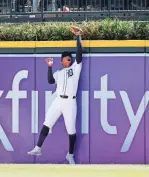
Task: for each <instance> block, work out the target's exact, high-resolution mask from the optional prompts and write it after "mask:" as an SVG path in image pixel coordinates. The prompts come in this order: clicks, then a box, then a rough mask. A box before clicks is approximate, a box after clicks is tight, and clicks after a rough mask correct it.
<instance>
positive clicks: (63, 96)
mask: <svg viewBox="0 0 149 177" xmlns="http://www.w3.org/2000/svg"><path fill="white" fill-rule="evenodd" d="M60 97H61V98H64V99H67V98H70V97H68V96H67V95H60ZM71 98H73V99H75V98H76V96H73V97H71Z"/></svg>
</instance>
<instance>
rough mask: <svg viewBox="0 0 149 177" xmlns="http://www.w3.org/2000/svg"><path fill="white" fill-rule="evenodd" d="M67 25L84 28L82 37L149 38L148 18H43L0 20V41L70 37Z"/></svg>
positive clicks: (70, 38) (51, 39)
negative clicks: (39, 20) (41, 20)
mask: <svg viewBox="0 0 149 177" xmlns="http://www.w3.org/2000/svg"><path fill="white" fill-rule="evenodd" d="M70 25H77V26H79V27H81V28H82V29H83V31H84V35H83V39H84V40H131V39H132V40H134V39H135V40H145V39H149V22H139V21H138V22H137V21H120V20H109V19H106V20H102V21H90V22H82V23H79V24H78V23H76V22H74V23H70V22H61V23H60V22H47V23H22V24H3V23H2V24H0V41H57V40H74V39H75V37H74V35H73V34H72V33H71V32H70V30H69V27H70Z"/></svg>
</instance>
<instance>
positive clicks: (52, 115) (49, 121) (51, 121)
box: [43, 98, 62, 129]
mask: <svg viewBox="0 0 149 177" xmlns="http://www.w3.org/2000/svg"><path fill="white" fill-rule="evenodd" d="M61 114H62V113H61V105H60V101H59V99H58V98H55V100H54V101H53V103H52V104H51V106H50V108H49V109H48V111H47V113H46V117H45V121H44V123H43V124H44V125H45V126H47V127H49V128H50V129H51V128H52V127H53V126H54V125H55V123H56V121H57V120H58V118H59V117H60V115H61Z"/></svg>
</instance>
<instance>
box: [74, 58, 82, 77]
mask: <svg viewBox="0 0 149 177" xmlns="http://www.w3.org/2000/svg"><path fill="white" fill-rule="evenodd" d="M73 67H74V71H75V75H76V77H77V78H79V77H80V73H81V70H82V62H81V63H79V64H78V63H77V61H76V60H75V62H74V64H73Z"/></svg>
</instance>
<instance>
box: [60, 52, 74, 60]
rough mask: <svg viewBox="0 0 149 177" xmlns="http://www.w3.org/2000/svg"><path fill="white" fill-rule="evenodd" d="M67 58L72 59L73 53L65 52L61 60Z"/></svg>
mask: <svg viewBox="0 0 149 177" xmlns="http://www.w3.org/2000/svg"><path fill="white" fill-rule="evenodd" d="M67 56H69V57H70V58H72V54H71V52H68V51H64V52H63V53H62V56H61V59H63V58H64V57H67Z"/></svg>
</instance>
